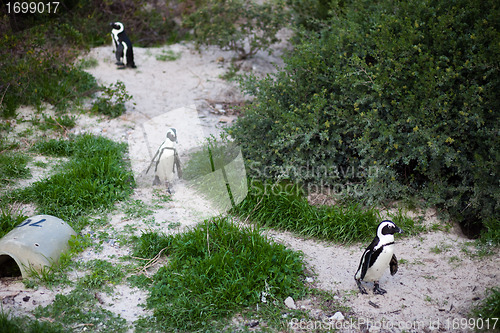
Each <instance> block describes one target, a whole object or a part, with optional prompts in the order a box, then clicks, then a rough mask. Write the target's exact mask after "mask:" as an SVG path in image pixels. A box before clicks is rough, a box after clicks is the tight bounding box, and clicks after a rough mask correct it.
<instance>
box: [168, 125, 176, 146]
mask: <svg viewBox="0 0 500 333" xmlns="http://www.w3.org/2000/svg"><path fill="white" fill-rule="evenodd" d="M167 138H168V139H170V141H172V142H175V143H177V131H176V130H175V128H170V130H169V131H168V132H167Z"/></svg>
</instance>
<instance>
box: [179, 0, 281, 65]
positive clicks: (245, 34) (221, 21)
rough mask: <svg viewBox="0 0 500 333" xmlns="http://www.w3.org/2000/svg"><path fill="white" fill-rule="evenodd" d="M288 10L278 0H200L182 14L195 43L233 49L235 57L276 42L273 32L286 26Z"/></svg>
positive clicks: (265, 48) (266, 47)
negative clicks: (193, 9) (190, 9)
mask: <svg viewBox="0 0 500 333" xmlns="http://www.w3.org/2000/svg"><path fill="white" fill-rule="evenodd" d="M287 18H288V13H287V11H286V9H285V6H284V3H283V1H281V0H272V1H264V2H263V3H262V4H261V3H257V2H254V1H244V0H222V1H221V0H203V1H201V3H200V4H199V6H198V8H197V10H196V11H195V12H193V13H192V14H191V15H189V16H187V17H186V23H185V24H186V26H188V27H189V28H192V29H194V38H195V41H196V42H197V44H198V45H217V46H219V47H220V48H222V49H228V50H232V51H235V52H236V53H237V54H238V57H239V59H245V58H249V57H252V56H253V55H255V54H256V53H257V52H258V51H259V50H268V51H269V49H268V47H269V46H270V45H271V44H273V43H276V42H278V41H279V39H278V38H277V37H276V33H277V32H278V31H279V30H280V29H281V28H283V27H284V26H285V25H286V22H287Z"/></svg>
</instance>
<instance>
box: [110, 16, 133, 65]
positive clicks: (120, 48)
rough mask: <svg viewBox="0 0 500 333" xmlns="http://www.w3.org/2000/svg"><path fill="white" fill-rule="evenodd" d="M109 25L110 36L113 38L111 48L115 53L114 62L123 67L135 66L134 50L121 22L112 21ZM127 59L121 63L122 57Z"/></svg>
mask: <svg viewBox="0 0 500 333" xmlns="http://www.w3.org/2000/svg"><path fill="white" fill-rule="evenodd" d="M110 25H111V28H112V30H111V38H112V39H113V49H114V52H115V55H116V61H117V62H116V64H117V65H118V68H120V69H123V68H125V66H126V67H130V68H136V66H135V63H134V51H133V48H132V42H131V41H130V39H129V38H128V36H127V34H126V33H125V28H124V26H123V23H121V22H113V23H110ZM124 56H125V59H126V61H127V64H126V65H125V64H124V63H123V57H124Z"/></svg>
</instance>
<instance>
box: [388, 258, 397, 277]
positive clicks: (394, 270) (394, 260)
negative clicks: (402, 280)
mask: <svg viewBox="0 0 500 333" xmlns="http://www.w3.org/2000/svg"><path fill="white" fill-rule="evenodd" d="M389 270H390V271H391V275H394V274H396V273H397V271H398V258H396V255H395V254H393V255H392V258H391V262H390V263H389Z"/></svg>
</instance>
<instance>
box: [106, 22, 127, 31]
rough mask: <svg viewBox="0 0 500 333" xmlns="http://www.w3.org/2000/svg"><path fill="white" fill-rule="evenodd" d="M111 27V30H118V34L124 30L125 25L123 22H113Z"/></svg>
mask: <svg viewBox="0 0 500 333" xmlns="http://www.w3.org/2000/svg"><path fill="white" fill-rule="evenodd" d="M109 25H110V26H111V29H113V30H118V32H121V31H123V29H124V27H123V23H121V22H111V23H110V24H109Z"/></svg>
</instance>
